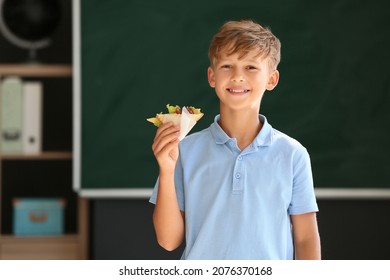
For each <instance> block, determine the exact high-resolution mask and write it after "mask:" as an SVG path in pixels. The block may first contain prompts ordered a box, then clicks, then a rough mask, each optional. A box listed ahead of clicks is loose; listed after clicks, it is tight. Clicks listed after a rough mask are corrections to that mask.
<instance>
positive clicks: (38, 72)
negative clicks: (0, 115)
mask: <svg viewBox="0 0 390 280" xmlns="http://www.w3.org/2000/svg"><path fill="white" fill-rule="evenodd" d="M6 76H19V77H21V78H22V79H36V80H42V81H43V83H45V80H47V79H50V80H54V84H56V81H58V80H63V79H67V80H68V82H69V83H72V65H68V64H50V65H45V64H0V82H1V81H2V78H3V77H6ZM52 83H53V82H52ZM43 94H44V95H45V94H48V95H50V94H51V92H45V89H44V92H43ZM65 98H68V100H71V99H72V92H69V96H66V97H65ZM49 100H53V99H49ZM47 106H50V104H45V105H44V107H43V110H45V109H47ZM57 106H58V104H57ZM59 111H60V112H61V110H59ZM69 115H71V114H69ZM69 115H67V117H69ZM68 121H69V123H72V120H68ZM0 125H1V122H0ZM57 130H58V131H56V132H55V133H57V134H60V133H61V127H58V129H57ZM42 133H43V134H45V133H48V132H47V131H45V127H44V126H43V130H42ZM70 146H71V145H70ZM53 147H55V143H54V144H53V145H50V148H49V149H47V150H46V149H45V146H43V149H42V152H39V153H33V154H24V153H2V152H0V259H86V258H88V201H87V200H86V199H83V198H80V197H79V196H78V195H77V194H76V193H75V192H73V190H72V186H71V182H72V178H71V177H72V173H71V171H70V170H71V166H72V159H73V155H72V151H71V148H70V149H65V150H62V149H57V150H53ZM37 166H38V167H37ZM69 167H70V168H69ZM31 170H33V171H31ZM35 170H39V172H36V173H34V171H35ZM8 173H14V175H8ZM46 173H47V178H46V175H45V174H46ZM50 173H53V174H54V175H53V174H52V175H50ZM15 174H16V175H15ZM31 174H33V175H31ZM34 174H38V175H34ZM57 174H59V175H57ZM32 176H38V177H39V178H31V177H32ZM50 176H52V177H54V178H52V179H48V178H49V177H50ZM56 176H57V177H59V179H58V180H61V182H63V181H66V183H64V184H62V185H61V186H58V189H57V186H56V187H55V188H53V187H52V186H53V185H54V186H55V182H56V178H55V177H56ZM9 177H11V179H9ZM16 177H17V178H16ZM5 178H8V179H7V180H6V179H5ZM12 178H13V179H12ZM15 178H16V179H15ZM46 179H47V180H49V181H50V180H51V181H52V182H54V183H52V182H50V183H45V180H46ZM36 182H39V184H37V183H36ZM29 184H30V185H29ZM34 184H35V185H34ZM45 184H48V185H50V184H51V185H50V188H47V187H41V186H40V185H45ZM26 186H32V187H31V188H27V187H26ZM32 189H33V190H32ZM46 190H50V191H48V192H47V193H45V191H46ZM37 194H39V195H40V196H45V195H46V194H47V196H53V195H54V196H58V197H65V198H66V199H67V200H69V203H67V204H66V210H65V232H64V234H63V235H55V236H15V235H13V234H12V203H11V201H12V199H13V198H14V197H15V196H17V195H20V196H26V197H35V196H37Z"/></svg>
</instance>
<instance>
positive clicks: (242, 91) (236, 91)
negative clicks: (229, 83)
mask: <svg viewBox="0 0 390 280" xmlns="http://www.w3.org/2000/svg"><path fill="white" fill-rule="evenodd" d="M229 91H230V92H233V93H244V92H248V90H246V89H229Z"/></svg>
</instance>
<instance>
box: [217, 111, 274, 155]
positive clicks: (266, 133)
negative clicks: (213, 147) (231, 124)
mask: <svg viewBox="0 0 390 280" xmlns="http://www.w3.org/2000/svg"><path fill="white" fill-rule="evenodd" d="M220 118H221V116H220V115H217V116H215V118H214V122H213V123H212V124H211V126H210V129H211V133H212V135H213V136H214V139H215V143H216V144H225V143H226V142H228V141H229V140H231V139H232V138H230V137H229V136H228V135H227V134H226V133H225V131H223V129H222V128H221V127H220V126H219V123H218V122H219V119H220ZM259 119H260V121H261V123H262V124H263V127H262V128H261V130H260V132H259V134H258V135H257V136H256V138H255V139H254V140H253V145H254V146H258V147H259V146H269V145H271V144H272V126H271V125H270V124H269V123H268V121H267V118H266V117H265V116H263V115H261V114H259Z"/></svg>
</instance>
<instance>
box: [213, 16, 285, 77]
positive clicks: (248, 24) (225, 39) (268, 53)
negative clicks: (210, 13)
mask: <svg viewBox="0 0 390 280" xmlns="http://www.w3.org/2000/svg"><path fill="white" fill-rule="evenodd" d="M280 47H281V44H280V41H279V39H278V38H277V37H276V36H275V35H274V34H273V33H272V32H271V30H270V29H269V28H267V27H263V26H261V25H260V24H258V23H256V22H254V21H252V20H241V21H228V22H226V23H224V24H223V25H222V26H221V28H220V29H219V31H218V33H216V34H215V35H214V37H213V39H212V40H211V43H210V47H209V53H208V55H209V59H210V65H211V66H214V64H215V63H216V61H217V60H218V59H219V58H220V57H221V52H226V54H227V55H232V54H235V53H238V54H239V58H242V57H244V56H245V55H246V54H247V53H248V52H249V51H253V50H256V51H257V55H258V56H259V57H260V58H262V59H267V60H268V63H269V67H270V69H274V70H275V69H276V68H277V66H278V64H279V62H280Z"/></svg>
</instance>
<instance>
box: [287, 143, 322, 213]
mask: <svg viewBox="0 0 390 280" xmlns="http://www.w3.org/2000/svg"><path fill="white" fill-rule="evenodd" d="M317 211H318V206H317V201H316V197H315V193H314V184H313V175H312V170H311V163H310V156H309V153H308V152H307V150H306V149H305V148H304V147H300V148H299V149H297V150H296V152H295V153H294V157H293V188H292V197H291V203H290V206H289V209H288V212H289V214H291V215H298V214H304V213H309V212H317Z"/></svg>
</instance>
